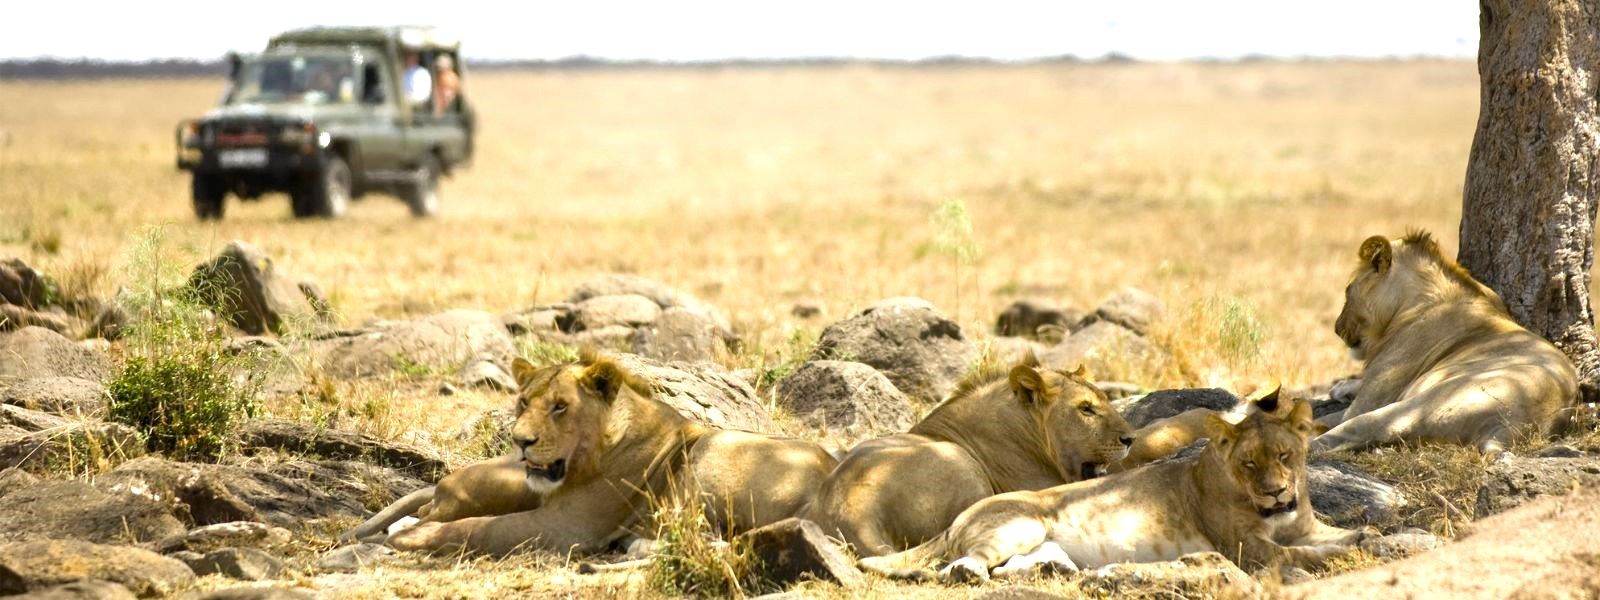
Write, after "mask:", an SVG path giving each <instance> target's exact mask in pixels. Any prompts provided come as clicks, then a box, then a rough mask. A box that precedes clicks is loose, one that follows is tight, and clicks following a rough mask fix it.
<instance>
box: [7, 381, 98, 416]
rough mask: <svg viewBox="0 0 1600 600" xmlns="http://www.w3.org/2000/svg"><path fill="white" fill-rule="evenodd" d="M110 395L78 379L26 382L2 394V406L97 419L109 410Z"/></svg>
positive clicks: (17, 384) (95, 382)
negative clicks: (106, 409) (102, 412)
mask: <svg viewBox="0 0 1600 600" xmlns="http://www.w3.org/2000/svg"><path fill="white" fill-rule="evenodd" d="M109 398H110V394H108V393H107V392H106V386H104V385H101V384H100V383H99V382H97V381H90V380H88V379H81V378H78V377H38V378H34V379H24V380H22V381H20V382H17V383H16V384H15V385H12V386H11V387H9V388H6V390H5V391H4V392H3V393H0V404H9V405H12V406H20V407H23V408H27V409H32V410H38V411H44V412H49V413H58V414H68V415H81V416H94V415H98V414H100V413H101V411H103V410H104V409H105V407H106V400H107V399H109Z"/></svg>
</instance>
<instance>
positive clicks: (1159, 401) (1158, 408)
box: [1117, 388, 1239, 429]
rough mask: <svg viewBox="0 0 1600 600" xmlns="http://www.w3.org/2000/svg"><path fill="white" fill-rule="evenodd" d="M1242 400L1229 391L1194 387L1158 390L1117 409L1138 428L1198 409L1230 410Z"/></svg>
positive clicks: (1130, 424)
mask: <svg viewBox="0 0 1600 600" xmlns="http://www.w3.org/2000/svg"><path fill="white" fill-rule="evenodd" d="M1238 403H1239V397H1238V396H1235V395H1233V394H1232V393H1231V392H1229V391H1228V390H1224V389H1218V388H1193V389H1178V390H1156V391H1154V392H1150V393H1148V394H1145V395H1143V396H1139V397H1137V398H1133V399H1131V400H1126V401H1124V402H1122V403H1121V404H1120V406H1118V407H1117V409H1118V410H1119V411H1121V412H1122V418H1123V419H1126V420H1127V421H1128V426H1130V427H1132V428H1134V429H1138V428H1140V427H1144V426H1145V425H1149V424H1151V423H1154V422H1156V421H1159V420H1161V419H1166V418H1170V417H1175V416H1178V415H1179V414H1182V413H1184V412H1185V411H1189V410H1192V409H1196V408H1209V409H1211V410H1215V411H1222V412H1227V411H1228V410H1231V409H1232V408H1233V407H1234V405H1236V404H1238Z"/></svg>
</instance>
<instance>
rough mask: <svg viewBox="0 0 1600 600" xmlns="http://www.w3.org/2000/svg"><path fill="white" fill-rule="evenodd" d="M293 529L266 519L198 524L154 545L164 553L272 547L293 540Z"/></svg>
mask: <svg viewBox="0 0 1600 600" xmlns="http://www.w3.org/2000/svg"><path fill="white" fill-rule="evenodd" d="M290 539H291V535H290V533H289V530H287V529H284V528H282V527H274V526H272V525H268V524H266V523H256V522H253V521H232V522H228V523H217V524H215V525H206V526H203V527H196V528H194V529H191V530H189V531H187V532H184V533H181V534H178V535H175V536H172V537H169V538H166V539H163V540H161V541H159V542H156V543H154V544H151V545H150V549H151V550H155V551H156V552H160V553H162V554H171V553H173V552H179V551H191V552H205V551H210V550H216V549H219V548H223V547H228V546H233V547H272V546H281V545H283V544H287V543H289V540H290Z"/></svg>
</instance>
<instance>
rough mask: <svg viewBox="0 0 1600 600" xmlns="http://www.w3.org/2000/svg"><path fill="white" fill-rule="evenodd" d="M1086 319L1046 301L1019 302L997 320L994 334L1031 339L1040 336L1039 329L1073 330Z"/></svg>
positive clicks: (1073, 311)
mask: <svg viewBox="0 0 1600 600" xmlns="http://www.w3.org/2000/svg"><path fill="white" fill-rule="evenodd" d="M1083 317H1084V315H1083V313H1081V312H1079V311H1075V310H1072V309H1069V308H1062V307H1061V306H1059V305H1057V304H1055V303H1053V302H1049V301H1045V300H1018V301H1016V302H1012V303H1011V305H1010V306H1007V307H1006V309H1005V310H1003V311H1000V316H999V317H996V318H995V322H994V334H995V335H998V336H1004V337H1024V338H1031V337H1035V336H1037V335H1038V334H1039V327H1041V326H1045V325H1049V326H1051V327H1055V328H1058V329H1060V330H1063V331H1065V330H1068V329H1071V328H1072V327H1073V326H1074V325H1076V324H1077V323H1078V321H1080V320H1082V319H1083Z"/></svg>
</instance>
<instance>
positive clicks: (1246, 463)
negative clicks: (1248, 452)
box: [1244, 460, 1256, 469]
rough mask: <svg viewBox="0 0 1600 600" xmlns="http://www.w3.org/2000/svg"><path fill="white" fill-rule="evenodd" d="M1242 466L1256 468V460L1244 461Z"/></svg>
mask: <svg viewBox="0 0 1600 600" xmlns="http://www.w3.org/2000/svg"><path fill="white" fill-rule="evenodd" d="M1244 468H1246V469H1254V468H1256V461H1253V460H1251V461H1245V463H1244Z"/></svg>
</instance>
